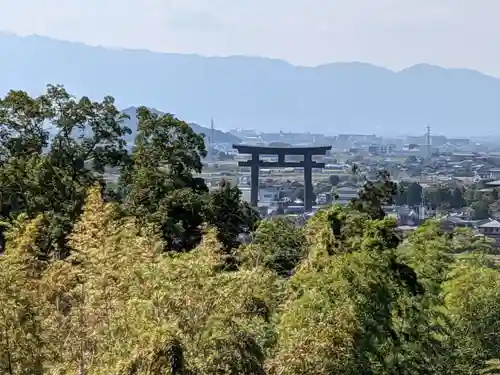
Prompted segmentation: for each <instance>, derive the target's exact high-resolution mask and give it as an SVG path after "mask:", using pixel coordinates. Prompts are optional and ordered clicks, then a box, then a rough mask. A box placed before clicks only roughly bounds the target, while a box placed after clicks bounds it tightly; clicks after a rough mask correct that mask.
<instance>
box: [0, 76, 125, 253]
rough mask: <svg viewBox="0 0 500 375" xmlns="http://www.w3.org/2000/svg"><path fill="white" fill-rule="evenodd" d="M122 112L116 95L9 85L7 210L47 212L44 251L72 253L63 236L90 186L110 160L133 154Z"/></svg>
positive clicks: (1, 199) (1, 115)
mask: <svg viewBox="0 0 500 375" xmlns="http://www.w3.org/2000/svg"><path fill="white" fill-rule="evenodd" d="M123 119H124V117H123V115H121V114H120V112H119V111H118V110H117V108H116V107H115V105H114V100H113V98H111V97H106V98H104V100H103V101H102V102H93V101H91V100H90V99H88V98H86V97H83V98H81V99H79V100H77V99H75V98H73V97H72V96H71V95H70V94H69V93H68V92H67V91H66V90H65V89H64V88H63V87H61V86H48V87H47V91H46V92H45V93H44V94H43V95H41V96H39V97H37V98H32V97H30V96H29V95H28V94H27V93H25V92H23V91H11V92H9V93H8V94H7V96H6V97H5V98H3V99H1V100H0V124H1V125H0V126H1V130H0V136H1V141H2V142H1V147H0V160H1V161H0V163H1V164H0V185H1V186H2V189H1V190H2V191H1V193H0V214H1V215H2V218H4V219H7V220H11V219H12V218H13V217H15V216H16V215H17V214H19V213H21V212H24V213H27V214H28V215H29V217H32V218H34V217H35V216H36V215H38V214H40V213H44V215H46V217H47V219H49V227H50V229H49V232H50V234H51V235H50V241H48V243H47V248H46V249H45V251H46V252H53V251H56V253H57V254H58V256H65V255H67V249H65V236H66V234H67V233H68V232H69V230H70V229H71V227H72V225H73V224H74V222H75V220H76V219H77V218H78V216H79V215H80V213H81V207H82V205H83V201H84V199H85V196H86V192H87V190H88V189H89V188H90V187H91V186H93V185H94V184H96V183H103V173H104V170H105V167H106V166H110V167H117V166H121V165H124V164H126V163H127V161H128V155H127V153H126V150H125V147H124V146H125V143H124V141H123V139H122V137H123V136H124V135H126V134H128V133H129V129H127V128H126V127H124V126H123V125H122V120H123ZM47 124H48V125H49V126H50V132H49V129H47V128H46V125H47Z"/></svg>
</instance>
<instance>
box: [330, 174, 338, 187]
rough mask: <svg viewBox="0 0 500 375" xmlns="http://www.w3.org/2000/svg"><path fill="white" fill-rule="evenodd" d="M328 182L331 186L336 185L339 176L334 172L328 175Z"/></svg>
mask: <svg viewBox="0 0 500 375" xmlns="http://www.w3.org/2000/svg"><path fill="white" fill-rule="evenodd" d="M328 182H330V185H332V186H337V185H338V184H339V182H340V177H339V176H338V175H336V174H332V175H330V176H329V177H328Z"/></svg>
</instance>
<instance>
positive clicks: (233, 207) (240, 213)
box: [207, 180, 259, 251]
mask: <svg viewBox="0 0 500 375" xmlns="http://www.w3.org/2000/svg"><path fill="white" fill-rule="evenodd" d="M258 219H259V215H258V212H257V211H255V210H254V209H253V208H252V207H251V206H250V205H249V204H248V203H247V202H243V201H242V200H241V191H240V189H238V187H237V186H231V184H230V183H229V182H228V181H225V180H223V181H222V182H221V183H220V185H219V187H218V189H216V190H214V191H212V192H211V193H210V202H209V208H208V218H207V221H208V223H210V224H211V225H213V226H214V227H215V228H217V236H218V239H219V241H220V242H221V243H222V244H223V245H224V247H225V250H226V251H230V250H231V249H233V248H235V247H237V246H238V245H239V244H240V241H239V236H240V235H242V234H248V233H250V231H252V230H253V229H254V228H255V225H256V224H257V222H258Z"/></svg>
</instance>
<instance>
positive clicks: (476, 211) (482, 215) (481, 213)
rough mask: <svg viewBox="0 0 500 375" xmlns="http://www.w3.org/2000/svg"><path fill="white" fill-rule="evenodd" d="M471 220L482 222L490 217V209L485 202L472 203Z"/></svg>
mask: <svg viewBox="0 0 500 375" xmlns="http://www.w3.org/2000/svg"><path fill="white" fill-rule="evenodd" d="M471 211H472V215H471V216H472V219H473V220H482V219H487V218H489V217H490V207H489V205H488V203H487V202H485V201H478V202H474V203H472V205H471Z"/></svg>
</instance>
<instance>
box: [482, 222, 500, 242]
mask: <svg viewBox="0 0 500 375" xmlns="http://www.w3.org/2000/svg"><path fill="white" fill-rule="evenodd" d="M478 230H479V233H481V234H482V235H484V236H486V237H489V238H491V239H493V240H495V242H496V243H497V245H500V222H498V221H497V220H493V219H488V221H487V222H486V223H484V224H481V225H479V226H478Z"/></svg>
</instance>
